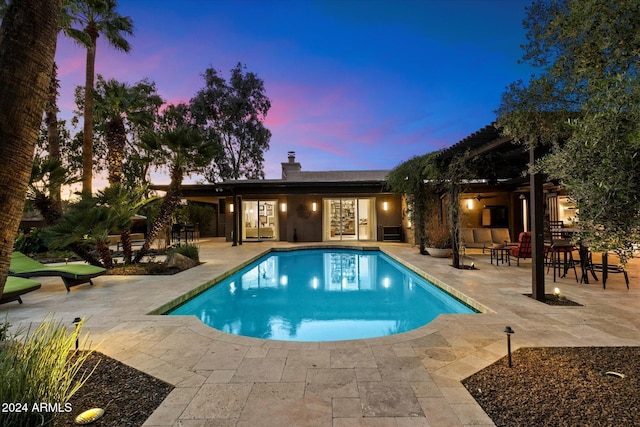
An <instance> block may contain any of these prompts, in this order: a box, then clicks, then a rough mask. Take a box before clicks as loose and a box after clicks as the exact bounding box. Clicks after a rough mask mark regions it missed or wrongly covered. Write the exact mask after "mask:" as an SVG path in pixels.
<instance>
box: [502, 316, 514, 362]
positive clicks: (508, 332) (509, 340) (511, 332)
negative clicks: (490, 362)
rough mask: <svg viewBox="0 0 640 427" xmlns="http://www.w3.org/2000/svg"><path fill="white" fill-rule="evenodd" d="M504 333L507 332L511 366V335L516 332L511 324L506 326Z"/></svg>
mask: <svg viewBox="0 0 640 427" xmlns="http://www.w3.org/2000/svg"><path fill="white" fill-rule="evenodd" d="M504 333H505V334H507V354H508V355H509V367H511V366H512V365H511V335H512V334H514V333H515V332H514V331H513V329H511V326H507V327H506V328H504Z"/></svg>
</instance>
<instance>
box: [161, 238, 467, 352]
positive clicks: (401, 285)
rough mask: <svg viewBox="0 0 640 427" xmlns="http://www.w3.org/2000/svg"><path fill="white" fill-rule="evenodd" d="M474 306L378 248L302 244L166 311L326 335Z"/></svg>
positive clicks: (223, 323)
mask: <svg viewBox="0 0 640 427" xmlns="http://www.w3.org/2000/svg"><path fill="white" fill-rule="evenodd" d="M472 312H473V311H472V310H471V309H469V308H468V307H466V306H465V305H463V304H461V303H460V302H458V301H457V300H455V299H453V298H451V297H450V296H449V295H447V294H446V293H444V292H442V291H441V290H440V289H438V288H436V287H435V286H433V285H431V284H429V283H428V282H426V281H425V280H424V279H422V278H421V277H419V276H417V275H415V274H414V273H412V272H410V271H408V270H406V269H404V268H402V267H401V266H399V265H398V264H397V263H396V262H394V261H392V260H391V259H390V258H388V257H387V256H385V255H384V254H382V253H380V252H378V251H366V252H362V251H348V250H338V251H336V250H331V251H325V250H300V251H293V252H275V253H271V254H269V255H268V256H266V257H264V258H262V259H260V260H258V261H257V262H255V263H254V264H252V265H250V266H249V267H247V268H246V269H244V270H242V271H240V272H239V273H237V274H235V275H233V276H230V277H229V278H227V279H226V280H224V281H223V282H221V283H219V284H218V285H216V286H215V287H213V288H212V289H209V290H208V291H206V292H204V293H202V294H200V295H199V296H198V297H196V298H195V299H193V300H191V301H189V302H188V303H186V304H184V305H182V306H181V307H178V308H177V309H176V310H174V311H173V312H172V313H170V314H174V315H184V314H195V315H197V316H198V317H199V318H200V320H201V321H202V322H204V323H205V324H207V325H209V326H212V327H214V328H216V329H219V330H221V331H224V332H228V333H231V334H236V335H244V336H251V337H257V338H267V339H279V340H293V341H328V340H343V339H356V338H369V337H375V336H383V335H389V334H395V333H399V332H405V331H408V330H412V329H415V328H418V327H420V326H422V325H424V324H426V323H428V322H430V321H431V320H433V319H434V318H435V317H436V316H437V315H438V314H441V313H472Z"/></svg>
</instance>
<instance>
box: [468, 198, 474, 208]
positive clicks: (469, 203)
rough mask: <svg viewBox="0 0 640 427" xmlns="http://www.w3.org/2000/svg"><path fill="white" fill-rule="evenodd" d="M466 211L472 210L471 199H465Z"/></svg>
mask: <svg viewBox="0 0 640 427" xmlns="http://www.w3.org/2000/svg"><path fill="white" fill-rule="evenodd" d="M467 209H469V210H471V209H473V199H467Z"/></svg>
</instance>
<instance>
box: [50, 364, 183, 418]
mask: <svg viewBox="0 0 640 427" xmlns="http://www.w3.org/2000/svg"><path fill="white" fill-rule="evenodd" d="M98 361H99V362H100V363H98V365H97V367H96V370H95V371H94V372H93V374H92V375H91V377H90V378H89V380H88V381H87V382H86V383H85V384H84V385H83V386H82V388H80V390H78V391H77V392H76V394H74V395H73V397H72V398H71V400H70V403H71V405H72V407H73V410H72V411H71V412H69V413H62V414H60V415H59V416H58V417H56V420H55V425H56V426H75V425H76V424H75V423H74V420H75V418H76V416H78V415H79V414H80V413H82V412H84V411H86V410H87V409H91V408H96V407H97V408H102V409H104V410H105V413H104V415H103V417H102V418H100V419H99V420H98V421H96V422H94V423H92V424H90V425H91V426H92V427H93V426H95V427H107V426H108V427H134V426H135V427H137V426H141V425H142V424H143V423H144V422H145V421H146V420H147V418H149V416H150V415H151V414H152V413H153V411H154V410H155V409H156V408H157V407H158V406H159V405H160V403H162V401H163V400H164V398H165V397H167V395H168V394H169V392H171V390H173V386H171V385H169V384H167V383H165V382H163V381H160V380H159V379H157V378H154V377H152V376H149V375H147V374H145V373H143V372H141V371H138V370H137V369H134V368H132V367H130V366H127V365H125V364H123V363H120V362H118V361H117V360H115V359H111V358H110V357H108V356H105V355H104V354H102V353H98V352H95V353H93V354H92V355H90V356H89V358H88V359H87V361H86V362H85V365H84V366H86V367H87V368H88V369H92V368H93V367H94V366H95V365H96V363H97V362H98Z"/></svg>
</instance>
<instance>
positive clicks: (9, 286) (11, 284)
mask: <svg viewBox="0 0 640 427" xmlns="http://www.w3.org/2000/svg"><path fill="white" fill-rule="evenodd" d="M40 286H41V285H40V283H38V282H36V281H35V280H29V279H22V278H20V277H11V276H9V277H7V282H6V283H5V284H4V290H3V291H2V297H0V304H4V303H7V302H11V301H18V302H19V303H20V304H22V298H20V296H22V295H24V294H26V293H29V292H31V291H35V290H36V289H40Z"/></svg>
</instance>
